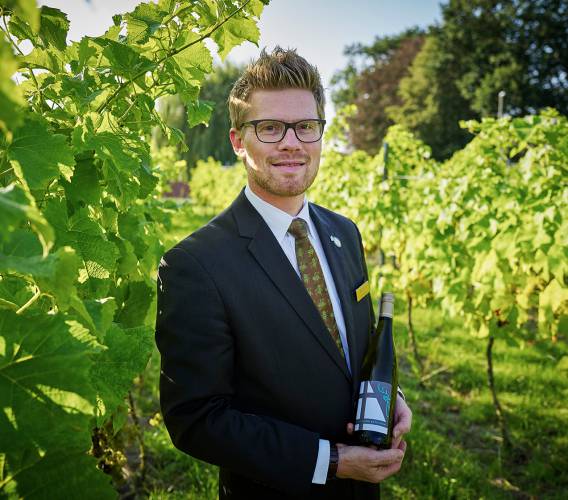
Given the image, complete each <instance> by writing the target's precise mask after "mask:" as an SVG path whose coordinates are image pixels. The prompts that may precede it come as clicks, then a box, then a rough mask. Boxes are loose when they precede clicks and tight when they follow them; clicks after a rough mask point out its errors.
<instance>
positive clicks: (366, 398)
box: [355, 380, 392, 434]
mask: <svg viewBox="0 0 568 500" xmlns="http://www.w3.org/2000/svg"><path fill="white" fill-rule="evenodd" d="M391 389H392V385H391V384H388V383H386V382H378V381H376V380H367V381H365V382H361V386H360V388H359V402H358V403H357V416H356V417H355V431H374V432H380V433H382V434H387V433H388V420H389V409H390V399H391Z"/></svg>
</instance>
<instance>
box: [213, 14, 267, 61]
mask: <svg viewBox="0 0 568 500" xmlns="http://www.w3.org/2000/svg"><path fill="white" fill-rule="evenodd" d="M259 38H260V32H259V30H258V27H257V25H256V23H255V22H254V21H253V20H252V19H247V18H243V17H238V18H234V17H233V18H231V19H229V20H228V21H227V22H226V23H225V24H224V25H223V26H221V27H220V28H219V29H218V30H216V31H215V32H214V33H213V40H215V42H216V43H217V45H218V47H219V57H220V58H221V60H223V61H224V60H225V58H226V57H227V55H228V54H229V52H230V51H231V50H232V49H233V47H235V46H237V45H240V44H241V43H243V42H244V41H246V40H248V41H249V42H252V43H254V44H255V45H257V46H258V40H259Z"/></svg>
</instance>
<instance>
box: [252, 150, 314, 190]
mask: <svg viewBox="0 0 568 500" xmlns="http://www.w3.org/2000/svg"><path fill="white" fill-rule="evenodd" d="M302 161H305V162H306V165H305V166H304V168H303V171H302V172H301V173H290V174H286V173H285V174H280V173H279V172H278V167H274V166H272V164H271V162H270V161H268V162H267V163H268V164H269V165H270V166H269V167H267V168H266V167H265V168H263V169H254V168H252V167H251V166H250V165H249V164H248V162H245V168H246V170H247V175H248V178H249V182H252V183H254V184H256V185H257V186H258V187H260V188H261V189H263V190H264V191H266V192H267V193H270V194H272V195H274V196H281V197H291V196H299V195H301V194H304V193H305V192H306V191H307V190H308V188H309V187H310V186H311V185H312V184H313V183H314V180H315V178H316V175H317V173H318V170H319V165H317V164H315V165H314V164H312V162H311V159H310V158H305V159H302Z"/></svg>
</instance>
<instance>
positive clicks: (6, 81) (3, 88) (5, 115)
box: [0, 37, 25, 139]
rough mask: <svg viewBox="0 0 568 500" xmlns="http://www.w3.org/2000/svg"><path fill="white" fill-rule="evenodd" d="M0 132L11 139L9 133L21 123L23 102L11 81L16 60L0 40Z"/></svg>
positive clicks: (2, 38)
mask: <svg viewBox="0 0 568 500" xmlns="http://www.w3.org/2000/svg"><path fill="white" fill-rule="evenodd" d="M0 61H2V64H0V132H4V133H5V134H6V135H8V138H9V139H11V133H10V131H11V130H13V129H15V128H16V127H17V126H18V125H20V123H21V122H22V106H24V104H25V100H24V98H23V97H22V95H21V91H20V89H19V88H18V87H17V86H16V85H15V84H14V82H13V81H12V75H13V74H14V73H15V72H16V71H17V69H18V63H17V61H16V58H15V57H14V55H13V54H12V49H11V48H10V46H9V45H8V43H7V42H6V41H5V40H4V37H1V38H0Z"/></svg>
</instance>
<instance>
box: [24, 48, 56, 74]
mask: <svg viewBox="0 0 568 500" xmlns="http://www.w3.org/2000/svg"><path fill="white" fill-rule="evenodd" d="M19 61H20V65H21V66H23V67H27V68H39V69H47V70H49V71H51V72H52V73H61V72H63V71H64V68H65V55H64V54H63V52H61V51H59V50H57V49H55V48H47V49H44V48H42V47H35V48H34V49H33V50H32V51H31V52H30V53H29V54H27V55H26V56H23V57H20V59H19Z"/></svg>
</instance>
